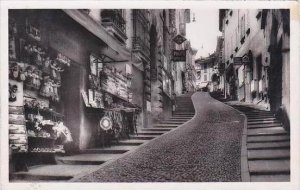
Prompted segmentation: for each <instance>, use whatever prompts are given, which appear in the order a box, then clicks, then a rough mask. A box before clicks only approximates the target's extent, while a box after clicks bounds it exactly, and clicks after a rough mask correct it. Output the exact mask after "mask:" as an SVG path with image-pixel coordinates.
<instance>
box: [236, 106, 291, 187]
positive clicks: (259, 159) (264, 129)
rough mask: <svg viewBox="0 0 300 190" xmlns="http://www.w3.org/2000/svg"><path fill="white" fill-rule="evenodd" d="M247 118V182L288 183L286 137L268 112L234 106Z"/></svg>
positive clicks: (288, 149)
mask: <svg viewBox="0 0 300 190" xmlns="http://www.w3.org/2000/svg"><path fill="white" fill-rule="evenodd" d="M233 107H234V108H236V109H238V110H240V111H241V112H243V113H244V114H245V115H246V116H247V124H248V125H247V152H248V167H249V173H250V180H251V181H253V182H285V181H290V134H289V133H288V132H287V131H286V130H285V129H284V126H283V125H282V123H281V122H280V121H279V120H277V119H276V118H275V116H274V114H273V113H272V112H269V111H262V110H258V109H254V108H250V107H247V106H243V105H235V106H233Z"/></svg>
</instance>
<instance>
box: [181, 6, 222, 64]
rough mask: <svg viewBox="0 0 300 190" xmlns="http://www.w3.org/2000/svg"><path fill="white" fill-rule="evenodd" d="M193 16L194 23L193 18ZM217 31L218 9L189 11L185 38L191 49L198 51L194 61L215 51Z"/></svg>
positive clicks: (218, 32) (218, 33)
mask: <svg viewBox="0 0 300 190" xmlns="http://www.w3.org/2000/svg"><path fill="white" fill-rule="evenodd" d="M194 15H195V22H193V18H194ZM221 35H222V33H221V32H220V31H219V9H191V22H190V23H188V24H187V29H186V37H187V39H188V40H190V41H191V45H192V48H195V49H197V50H198V52H197V54H196V57H195V58H196V59H197V58H200V57H201V56H202V57H206V56H208V54H212V53H213V52H214V51H215V50H216V46H217V36H221Z"/></svg>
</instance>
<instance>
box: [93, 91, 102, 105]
mask: <svg viewBox="0 0 300 190" xmlns="http://www.w3.org/2000/svg"><path fill="white" fill-rule="evenodd" d="M95 101H96V103H97V107H98V108H103V107H104V103H103V95H102V93H100V92H97V91H95Z"/></svg>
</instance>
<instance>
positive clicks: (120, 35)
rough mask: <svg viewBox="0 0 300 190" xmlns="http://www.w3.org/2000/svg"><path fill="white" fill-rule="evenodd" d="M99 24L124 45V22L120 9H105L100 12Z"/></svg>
mask: <svg viewBox="0 0 300 190" xmlns="http://www.w3.org/2000/svg"><path fill="white" fill-rule="evenodd" d="M101 24H102V25H103V26H104V27H105V28H106V30H107V31H108V32H109V33H110V34H111V35H112V36H114V37H116V38H117V39H118V40H119V41H120V42H122V43H125V41H126V40H127V36H126V22H125V20H124V18H123V16H122V10H121V9H107V10H102V11H101Z"/></svg>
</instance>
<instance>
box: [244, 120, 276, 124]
mask: <svg viewBox="0 0 300 190" xmlns="http://www.w3.org/2000/svg"><path fill="white" fill-rule="evenodd" d="M247 124H248V125H260V124H280V122H279V121H278V120H274V121H248V122H247Z"/></svg>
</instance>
